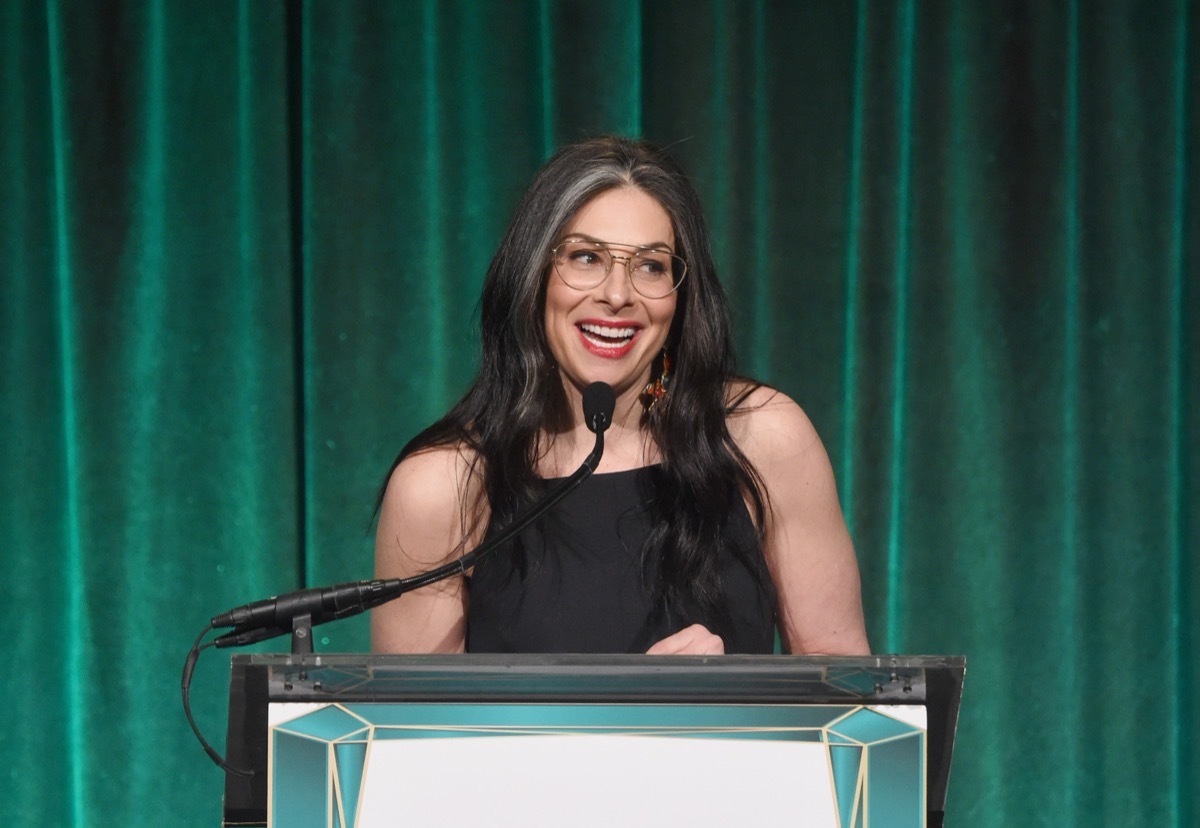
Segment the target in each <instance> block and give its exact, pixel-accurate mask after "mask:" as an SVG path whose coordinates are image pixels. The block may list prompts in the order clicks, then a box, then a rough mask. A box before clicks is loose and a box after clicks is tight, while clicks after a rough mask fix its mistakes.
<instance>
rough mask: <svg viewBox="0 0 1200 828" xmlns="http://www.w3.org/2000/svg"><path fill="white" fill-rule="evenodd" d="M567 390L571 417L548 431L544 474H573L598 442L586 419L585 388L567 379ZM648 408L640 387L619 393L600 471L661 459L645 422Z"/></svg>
mask: <svg viewBox="0 0 1200 828" xmlns="http://www.w3.org/2000/svg"><path fill="white" fill-rule="evenodd" d="M563 390H564V392H565V393H566V395H567V406H568V410H569V411H570V415H571V418H570V421H569V422H568V423H567V424H565V427H564V428H563V429H561V430H556V431H553V432H550V433H547V434H546V435H545V437H546V451H545V453H544V455H543V457H542V460H541V462H539V464H538V472H539V473H540V474H541V475H542V476H543V477H562V476H565V475H567V474H570V473H571V472H572V471H574V470H575V469H576V468H578V467H579V464H581V463H582V462H583V459H584V458H585V457H587V455H588V453H589V452H590V451H591V450H592V446H593V445H595V442H596V435H595V434H593V433H592V432H591V430H590V429H589V428H588V427H587V424H586V423H585V422H584V420H583V395H582V392H581V391H580V390H579V389H578V388H576V387H575V386H574V385H572V384H570V383H564V389H563ZM644 411H645V409H644V408H643V406H642V403H641V398H640V387H639V388H637V389H633V388H629V389H625V390H624V391H622V392H621V393H620V394H618V395H617V403H616V406H615V407H614V408H613V417H612V424H611V425H610V426H609V427H608V430H607V431H605V432H604V456H603V457H602V458H601V459H600V466H599V467H598V468H597V471H605V472H608V471H624V470H626V469H633V468H638V467H640V466H646V465H649V464H651V463H656V462H658V460H659V457H658V451H657V449H656V448H655V446H654V445H653V442H652V441H651V439H650V434H649V432H647V431H646V429H645V428H644V427H643V426H642V420H643V417H644Z"/></svg>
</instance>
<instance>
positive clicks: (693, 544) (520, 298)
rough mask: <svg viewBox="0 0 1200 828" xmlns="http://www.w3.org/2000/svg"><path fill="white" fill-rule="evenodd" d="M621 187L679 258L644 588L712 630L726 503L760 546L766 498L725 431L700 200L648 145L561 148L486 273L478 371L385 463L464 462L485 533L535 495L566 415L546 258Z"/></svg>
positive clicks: (722, 367)
mask: <svg viewBox="0 0 1200 828" xmlns="http://www.w3.org/2000/svg"><path fill="white" fill-rule="evenodd" d="M629 186H632V187H636V188H638V189H641V190H643V191H644V192H646V193H648V194H649V195H651V196H652V197H653V198H655V199H656V200H657V201H658V202H659V203H660V204H661V205H662V206H663V208H664V209H665V210H666V211H667V213H668V215H669V216H670V217H671V222H672V224H673V226H674V230H675V252H676V253H677V254H678V255H679V256H681V257H682V258H683V259H684V260H685V261H686V262H687V263H688V273H687V278H686V279H685V280H684V282H683V284H682V285H681V286H680V290H679V299H678V303H677V305H676V310H675V316H674V319H673V321H672V325H671V330H670V332H669V333H668V336H667V349H668V350H669V352H670V353H671V354H672V365H671V381H670V390H669V392H668V393H667V395H666V397H664V398H663V399H662V401H661V402H660V403H659V404H658V405H656V406H655V407H654V409H653V411H652V412H651V413H650V414H648V415H647V416H646V422H645V425H646V427H647V428H648V429H649V431H650V434H651V436H652V438H653V439H654V441H655V443H656V445H657V446H658V448H659V450H660V452H661V455H662V462H661V467H660V469H659V470H658V472H657V474H656V478H657V481H656V482H657V485H656V493H655V497H654V502H653V507H652V509H653V516H654V522H655V526H654V529H653V530H652V532H651V534H650V536H649V538H648V539H647V541H646V546H647V548H646V551H647V552H648V553H650V555H649V556H648V560H661V562H662V563H661V570H660V572H659V573H657V578H656V579H655V580H656V581H657V584H658V587H657V591H658V593H659V598H660V604H661V607H662V609H664V610H669V611H672V612H673V613H679V614H681V615H683V616H685V617H686V616H687V615H688V614H690V613H689V612H688V610H687V608H693V609H695V610H698V611H699V612H700V614H701V617H704V618H709V619H713V621H712V622H713V623H715V624H716V625H717V626H718V627H719V626H722V624H723V622H724V621H726V620H727V619H728V612H727V610H726V607H725V605H724V601H723V592H722V584H721V579H720V574H719V568H718V566H717V561H718V560H719V554H718V553H719V552H720V546H721V545H722V544H723V543H725V542H726V541H724V540H723V538H724V536H725V528H726V524H727V523H728V521H729V519H730V515H731V514H732V511H733V509H735V508H736V502H737V500H738V499H739V498H745V499H746V501H747V502H748V503H749V504H750V510H751V513H752V517H753V518H754V523H755V525H756V526H757V527H758V531H759V535H760V541H761V535H762V532H763V526H764V523H765V513H766V505H765V498H766V495H765V491H764V489H763V486H762V484H761V480H760V478H759V476H758V474H757V473H756V471H755V469H754V467H753V466H752V465H751V463H750V462H749V460H748V459H747V458H746V457H745V455H743V454H742V452H741V451H740V450H739V449H738V447H737V445H736V444H735V443H734V441H733V439H732V437H731V436H730V433H729V428H728V426H727V424H726V418H727V416H728V414H729V412H730V411H731V410H732V409H733V408H734V407H736V406H737V405H739V404H740V403H741V402H743V401H744V399H745V397H746V395H747V394H748V393H749V392H748V391H746V390H744V391H743V392H742V393H741V394H738V395H737V397H738V398H737V399H731V398H730V394H731V388H732V387H733V386H732V383H733V381H734V380H735V379H736V378H735V376H734V373H733V348H732V341H731V338H730V333H729V315H728V309H727V304H728V303H727V300H726V298H725V293H724V291H723V290H722V288H721V285H720V283H719V282H718V280H717V275H716V267H715V265H714V263H713V259H712V252H711V250H710V248H709V240H708V230H707V228H706V226H705V222H704V216H703V213H702V210H701V206H700V199H699V197H698V195H697V194H696V191H695V189H694V188H693V187H692V184H691V182H690V181H689V179H688V177H687V175H686V174H685V173H684V172H683V170H682V169H681V168H680V167H679V166H678V165H677V164H676V163H675V162H674V161H673V160H672V159H671V158H670V157H669V156H668V155H667V154H666V153H665V152H664V151H662V150H660V149H658V148H657V147H655V146H653V145H651V144H648V143H645V142H642V141H633V140H629V139H626V138H620V137H612V136H606V137H601V138H595V139H592V140H588V141H583V142H581V143H577V144H572V145H570V146H567V147H565V148H563V149H562V150H560V151H559V152H558V153H557V154H555V155H554V157H552V158H551V159H550V160H549V161H548V162H547V163H546V165H545V166H544V167H542V169H541V170H540V171H539V172H538V174H537V175H536V176H535V177H534V179H533V182H532V184H531V185H530V187H529V189H528V190H527V191H526V193H525V195H524V196H523V197H522V199H521V201H520V203H519V204H518V205H517V209H516V213H515V214H514V216H513V219H512V221H511V223H510V224H509V226H508V230H507V232H506V233H505V235H504V239H503V241H502V242H501V243H500V247H499V249H498V250H497V251H496V255H495V257H494V258H493V259H492V263H491V265H490V266H489V267H488V272H487V279H486V281H485V283H484V286H483V296H482V302H481V319H480V322H481V332H482V346H483V347H482V356H481V361H480V366H479V373H478V374H477V375H476V377H475V380H474V382H473V383H472V384H471V387H470V388H469V390H468V391H467V392H466V394H465V395H464V396H463V397H462V399H460V400H459V401H458V403H457V404H455V405H454V407H453V408H451V409H450V411H449V412H448V413H447V414H446V415H445V416H444V417H443V418H442V419H440V420H438V421H437V422H436V423H434V424H433V425H431V426H430V427H429V428H427V429H425V430H424V431H422V432H421V433H420V434H418V435H417V436H416V437H415V438H413V439H412V440H411V441H410V442H409V443H408V445H406V446H405V447H404V449H403V450H402V451H401V452H400V455H399V456H398V457H397V458H396V461H395V463H394V464H393V466H392V468H393V469H395V467H396V465H399V463H400V462H401V461H402V460H404V458H406V457H408V456H409V455H411V454H413V453H415V452H418V451H421V450H422V449H428V448H432V447H436V446H458V447H459V448H460V449H461V450H463V451H464V452H465V454H466V455H467V456H468V458H469V462H470V469H471V475H478V476H479V478H478V479H481V480H482V482H483V492H484V495H485V496H486V498H487V506H488V524H489V528H490V527H503V526H505V525H506V524H508V523H509V522H510V521H511V519H512V517H513V515H514V514H515V513H516V512H517V511H518V510H519V509H521V508H522V507H523V506H524V505H526V504H528V503H530V502H531V501H532V500H534V499H535V498H536V497H537V495H538V493H539V492H540V491H542V490H543V483H542V481H541V479H540V478H539V477H538V475H537V473H536V466H537V461H538V458H539V454H540V452H541V451H542V450H544V448H545V446H544V444H541V445H540V444H539V441H540V438H541V437H542V435H544V433H545V431H546V429H547V427H548V426H549V425H552V424H555V423H561V422H565V421H566V417H567V413H568V412H567V411H566V396H565V393H564V391H563V387H562V382H561V380H560V378H559V375H558V371H557V370H556V368H555V365H554V362H553V360H552V357H551V354H550V349H549V346H548V345H547V343H546V335H545V327H544V321H543V316H544V312H545V303H546V282H547V279H548V277H549V272H550V271H549V268H550V259H549V251H550V249H551V248H552V247H553V246H554V245H555V244H556V243H557V242H558V241H559V236H560V235H561V233H562V232H563V230H564V228H565V227H566V226H567V224H568V223H569V221H570V220H571V218H572V217H573V216H574V215H575V213H576V212H577V211H578V210H579V209H580V208H581V207H583V206H584V205H585V204H586V203H587V202H588V201H590V200H591V199H592V198H594V197H596V196H597V195H599V194H600V193H602V192H605V191H607V190H611V189H614V188H618V187H629ZM656 363H657V361H656ZM742 387H743V388H752V387H753V386H752V385H750V386H742ZM466 492H467V486H466V483H465V482H464V483H463V488H462V493H463V515H462V520H463V530H464V537H466V536H467V534H468V533H469V532H470V530H471V529H473V528H476V527H475V525H474V522H475V521H476V520H477V518H478V515H477V514H474V513H473V512H474V511H477V510H473V509H472V504H470V503H468V502H467V497H466ZM755 551H756V550H738V551H737V554H740V555H742V556H744V557H745V558H746V560H745V562H746V563H747V564H748V565H749V566H750V569H751V571H752V572H754V573H755V574H756V575H757V576H758V577H759V578H760V579H763V578H765V574H764V573H765V567H764V565H763V563H762V560H761V554H757V555H755V554H754V552H755ZM654 553H657V554H654ZM697 620H698V619H697Z"/></svg>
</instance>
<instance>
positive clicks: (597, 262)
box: [554, 241, 612, 290]
mask: <svg viewBox="0 0 1200 828" xmlns="http://www.w3.org/2000/svg"><path fill="white" fill-rule="evenodd" d="M554 268H555V270H557V271H558V275H559V276H561V277H562V280H563V281H564V282H566V283H567V284H568V285H570V286H571V287H573V288H576V289H578V290H590V289H591V288H594V287H595V286H596V285H598V284H600V283H601V282H603V281H604V279H605V277H607V276H608V272H609V271H610V270H612V254H611V253H609V252H608V251H607V250H605V249H604V248H603V247H601V246H600V245H598V244H594V243H593V242H584V241H569V242H563V243H562V244H560V245H559V246H558V247H556V248H554Z"/></svg>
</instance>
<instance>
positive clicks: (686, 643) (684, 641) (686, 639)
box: [646, 624, 725, 655]
mask: <svg viewBox="0 0 1200 828" xmlns="http://www.w3.org/2000/svg"><path fill="white" fill-rule="evenodd" d="M724 654H725V642H724V641H722V640H721V636H719V635H716V634H714V633H711V632H709V631H708V627H706V626H704V625H703V624H692V626H690V627H684V628H683V629H682V630H680V631H679V632H677V633H675V634H674V635H668V636H667V637H666V638H664V639H663V640H662V641H660V642H658V643H657V644H655V645H654V646H653V647H651V648H650V649H649V650H646V655H724Z"/></svg>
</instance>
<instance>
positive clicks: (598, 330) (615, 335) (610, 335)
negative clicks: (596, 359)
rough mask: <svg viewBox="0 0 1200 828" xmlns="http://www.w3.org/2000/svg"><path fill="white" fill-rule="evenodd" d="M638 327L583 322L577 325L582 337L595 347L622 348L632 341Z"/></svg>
mask: <svg viewBox="0 0 1200 828" xmlns="http://www.w3.org/2000/svg"><path fill="white" fill-rule="evenodd" d="M639 330H640V328H636V327H626V326H621V327H615V326H612V325H596V324H594V323H590V322H584V323H582V324H580V325H579V331H580V333H582V334H583V338H584V339H585V340H587V341H588V342H590V343H591V344H593V345H595V346H596V347H597V348H622V347H624V346H625V345H628V344H629V343H631V342H632V341H633V338H634V337H635V336H637V333H638V331H639Z"/></svg>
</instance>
